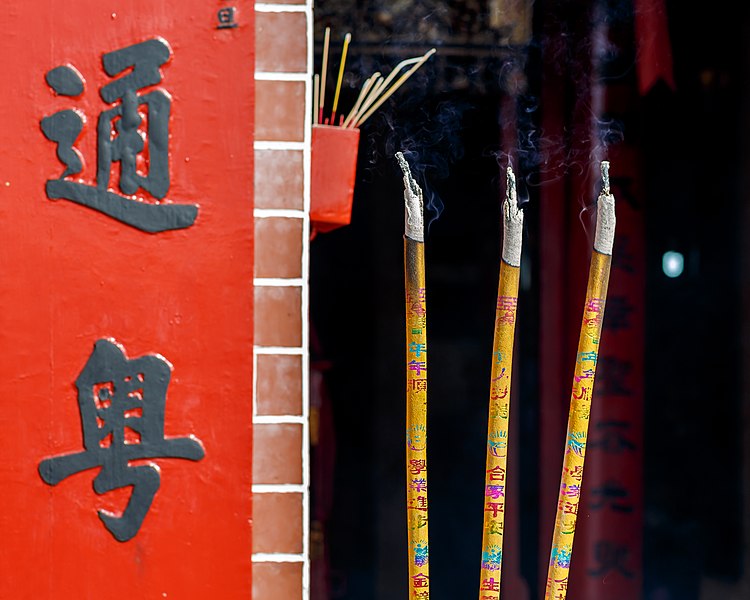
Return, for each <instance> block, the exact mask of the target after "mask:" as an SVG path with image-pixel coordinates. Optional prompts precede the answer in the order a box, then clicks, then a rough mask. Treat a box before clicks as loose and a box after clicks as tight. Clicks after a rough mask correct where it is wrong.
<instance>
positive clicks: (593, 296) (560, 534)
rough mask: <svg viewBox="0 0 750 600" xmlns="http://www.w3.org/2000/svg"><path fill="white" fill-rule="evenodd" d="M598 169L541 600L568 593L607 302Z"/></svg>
mask: <svg viewBox="0 0 750 600" xmlns="http://www.w3.org/2000/svg"><path fill="white" fill-rule="evenodd" d="M601 169H602V187H603V189H602V192H601V194H599V202H598V206H597V220H596V236H595V238H594V250H593V253H592V255H591V266H590V268H589V280H588V286H587V288H586V303H585V306H584V309H583V321H582V323H581V334H580V337H579V340H578V354H577V356H576V364H575V371H574V376H573V391H572V393H571V397H570V412H569V413H568V433H567V438H566V443H565V455H564V458H563V470H562V477H561V481H560V494H559V497H558V501H557V513H556V515H555V530H554V533H553V536H552V551H551V554H550V562H549V570H548V574H547V587H546V592H545V594H544V598H545V600H565V596H566V594H567V590H568V573H569V571H570V560H571V556H572V554H573V537H574V535H575V528H576V516H577V514H578V503H579V501H580V497H581V484H582V482H583V463H584V458H585V456H586V436H587V434H588V426H589V415H590V412H591V396H592V393H593V390H594V375H595V374H596V363H597V359H598V356H599V339H600V336H601V332H602V319H603V317H604V305H605V303H606V300H607V286H608V284H609V270H610V266H611V264H612V246H613V244H614V239H615V198H614V196H613V195H612V194H611V193H610V189H609V163H608V162H607V161H602V164H601Z"/></svg>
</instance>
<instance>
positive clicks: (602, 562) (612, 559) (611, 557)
mask: <svg viewBox="0 0 750 600" xmlns="http://www.w3.org/2000/svg"><path fill="white" fill-rule="evenodd" d="M629 555H630V549H629V548H628V547H627V546H626V545H625V544H619V543H617V542H610V541H604V540H603V541H600V542H597V543H596V545H595V546H594V558H595V560H596V562H597V568H596V569H587V572H588V574H589V575H590V576H592V577H604V576H605V575H608V574H609V573H611V572H612V571H615V572H617V573H620V575H622V576H623V577H625V578H626V579H633V577H635V573H633V571H631V570H629V569H628V568H627V566H626V563H627V560H628V557H629Z"/></svg>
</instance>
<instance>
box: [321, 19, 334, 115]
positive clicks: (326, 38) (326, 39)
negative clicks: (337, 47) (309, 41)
mask: <svg viewBox="0 0 750 600" xmlns="http://www.w3.org/2000/svg"><path fill="white" fill-rule="evenodd" d="M330 43H331V28H330V27H326V33H325V36H324V37H323V65H322V67H321V69H320V72H321V76H320V108H319V109H318V111H319V112H318V123H322V122H323V110H324V108H325V105H326V77H327V76H328V46H329V45H330Z"/></svg>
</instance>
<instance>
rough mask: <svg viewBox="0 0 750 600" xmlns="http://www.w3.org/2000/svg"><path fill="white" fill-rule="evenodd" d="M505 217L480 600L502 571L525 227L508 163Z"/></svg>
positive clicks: (496, 593) (488, 596)
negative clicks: (512, 370) (511, 400)
mask: <svg viewBox="0 0 750 600" xmlns="http://www.w3.org/2000/svg"><path fill="white" fill-rule="evenodd" d="M503 217H504V219H503V231H504V235H503V255H502V261H501V263H500V281H499V283H498V290H497V310H496V312H495V341H494V345H493V348H492V375H491V381H490V405H489V406H490V408H489V418H488V420H487V461H486V467H485V473H486V474H485V488H484V525H483V528H482V572H481V576H480V584H479V598H480V600H492V599H497V598H500V575H501V569H502V558H503V526H504V522H505V497H506V494H505V490H506V487H505V486H506V477H505V475H506V465H507V462H508V453H507V450H508V420H509V417H510V383H511V368H512V366H513V337H514V333H515V329H516V305H517V303H518V281H519V274H520V272H521V269H520V266H521V240H522V231H523V212H522V211H521V209H519V208H518V198H517V196H516V179H515V176H514V175H513V169H511V167H510V166H508V170H507V186H506V190H505V202H503Z"/></svg>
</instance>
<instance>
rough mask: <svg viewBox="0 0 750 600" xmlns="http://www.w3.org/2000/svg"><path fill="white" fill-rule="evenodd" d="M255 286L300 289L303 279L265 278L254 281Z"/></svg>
mask: <svg viewBox="0 0 750 600" xmlns="http://www.w3.org/2000/svg"><path fill="white" fill-rule="evenodd" d="M253 285H254V286H255V287H262V286H265V287H299V286H301V285H302V279H300V278H296V279H282V278H281V277H274V278H270V277H268V278H264V277H257V278H255V279H253Z"/></svg>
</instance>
